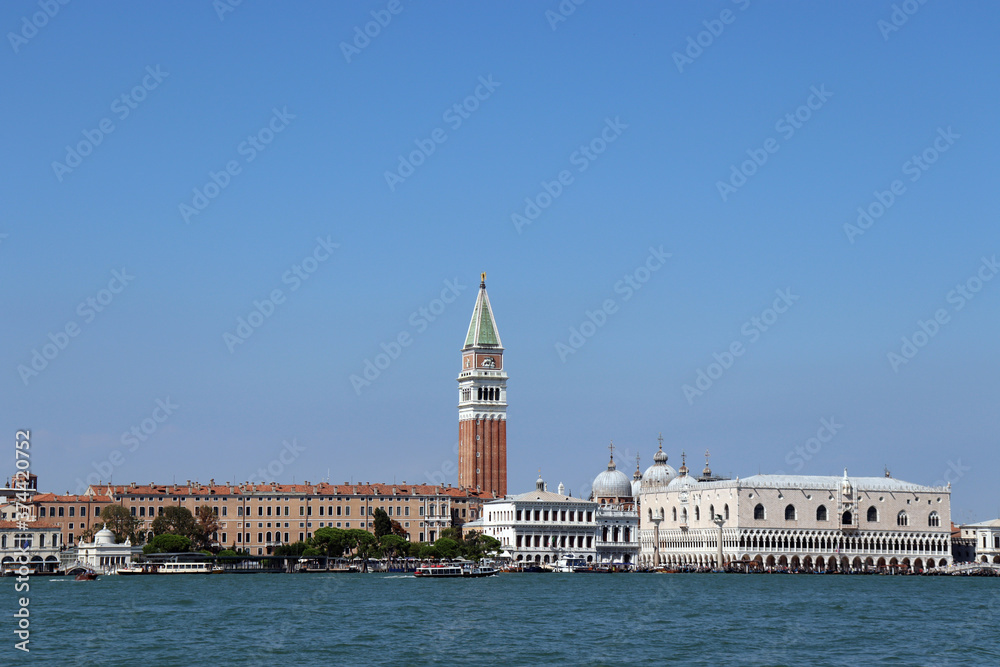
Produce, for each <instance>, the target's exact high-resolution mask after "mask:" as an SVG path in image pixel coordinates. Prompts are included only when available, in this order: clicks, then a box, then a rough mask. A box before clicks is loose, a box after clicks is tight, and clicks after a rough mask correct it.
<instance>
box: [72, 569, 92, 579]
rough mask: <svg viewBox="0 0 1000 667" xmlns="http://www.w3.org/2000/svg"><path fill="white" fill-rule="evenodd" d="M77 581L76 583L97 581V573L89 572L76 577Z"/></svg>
mask: <svg viewBox="0 0 1000 667" xmlns="http://www.w3.org/2000/svg"><path fill="white" fill-rule="evenodd" d="M75 579H76V581H94V580H95V579H97V573H96V572H94V571H93V570H87V571H85V572H81V573H80V574H78V575H76V577H75Z"/></svg>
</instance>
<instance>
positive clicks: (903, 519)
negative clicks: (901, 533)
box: [896, 510, 910, 526]
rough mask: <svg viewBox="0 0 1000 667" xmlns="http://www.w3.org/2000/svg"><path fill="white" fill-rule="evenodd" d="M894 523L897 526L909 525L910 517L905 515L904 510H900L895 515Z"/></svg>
mask: <svg viewBox="0 0 1000 667" xmlns="http://www.w3.org/2000/svg"><path fill="white" fill-rule="evenodd" d="M896 525H897V526H909V525H910V518H909V517H908V516H906V510H901V511H900V512H899V514H897V515H896Z"/></svg>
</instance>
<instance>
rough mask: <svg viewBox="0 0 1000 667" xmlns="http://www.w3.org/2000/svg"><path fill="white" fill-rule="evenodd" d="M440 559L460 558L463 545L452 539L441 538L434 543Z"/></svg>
mask: <svg viewBox="0 0 1000 667" xmlns="http://www.w3.org/2000/svg"><path fill="white" fill-rule="evenodd" d="M434 549H435V550H436V551H437V552H438V558H458V557H459V556H460V555H461V554H462V547H461V545H460V544H459V543H458V542H456V541H455V540H453V539H451V538H450V537H439V538H438V539H437V541H435V542H434Z"/></svg>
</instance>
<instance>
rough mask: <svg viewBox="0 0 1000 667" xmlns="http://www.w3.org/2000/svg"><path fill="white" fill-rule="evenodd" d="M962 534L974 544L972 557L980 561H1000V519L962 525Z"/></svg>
mask: <svg viewBox="0 0 1000 667" xmlns="http://www.w3.org/2000/svg"><path fill="white" fill-rule="evenodd" d="M961 531H962V535H963V536H964V537H966V538H967V539H969V540H970V541H971V542H972V544H973V549H974V552H973V554H972V558H970V559H969V560H975V561H978V562H980V563H1000V519H992V520H990V521H980V522H979V523H970V524H967V525H964V526H962V527H961Z"/></svg>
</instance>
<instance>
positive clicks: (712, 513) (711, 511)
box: [708, 505, 715, 521]
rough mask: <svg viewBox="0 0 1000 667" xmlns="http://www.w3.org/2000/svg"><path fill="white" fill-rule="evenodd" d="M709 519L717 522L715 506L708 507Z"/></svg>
mask: <svg viewBox="0 0 1000 667" xmlns="http://www.w3.org/2000/svg"><path fill="white" fill-rule="evenodd" d="M708 518H709V519H711V520H712V521H715V505H709V506H708Z"/></svg>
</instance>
